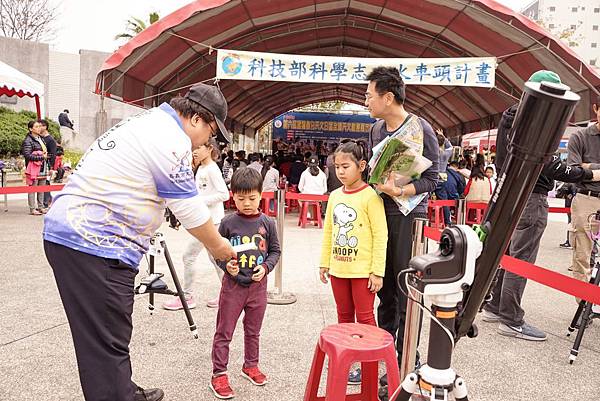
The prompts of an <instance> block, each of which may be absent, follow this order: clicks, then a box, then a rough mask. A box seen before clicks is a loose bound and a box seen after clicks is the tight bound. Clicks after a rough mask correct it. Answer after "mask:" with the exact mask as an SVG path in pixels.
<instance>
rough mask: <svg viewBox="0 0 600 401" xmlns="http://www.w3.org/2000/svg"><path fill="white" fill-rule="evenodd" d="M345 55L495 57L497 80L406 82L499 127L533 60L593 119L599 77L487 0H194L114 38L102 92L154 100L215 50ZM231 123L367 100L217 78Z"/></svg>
mask: <svg viewBox="0 0 600 401" xmlns="http://www.w3.org/2000/svg"><path fill="white" fill-rule="evenodd" d="M207 45H209V46H210V47H211V48H213V49H214V48H223V49H235V50H248V51H266V52H273V53H292V54H314V55H329V56H349V57H411V58H415V57H482V56H496V57H497V58H498V68H497V70H496V86H495V88H493V89H486V88H471V87H452V86H418V85H409V86H407V104H406V106H407V108H408V109H409V110H410V111H412V112H414V113H416V114H418V115H421V116H423V117H425V118H426V119H428V120H429V121H431V122H432V123H433V124H434V125H435V126H437V127H442V128H444V129H446V131H447V132H449V133H451V134H452V133H454V134H458V133H467V132H473V131H480V130H485V129H488V128H490V127H492V128H493V127H494V126H495V125H496V123H497V121H498V120H499V118H500V115H501V113H502V112H503V111H504V110H505V109H506V108H508V107H509V106H511V105H512V104H514V103H516V102H517V101H518V100H519V98H520V96H521V91H522V88H523V84H524V82H525V81H526V80H527V79H528V78H529V76H530V75H531V74H532V73H533V72H534V71H537V70H540V69H548V70H552V71H555V72H557V73H558V74H559V75H560V77H561V78H562V80H563V82H564V83H566V84H567V85H569V86H570V87H571V89H572V90H573V91H574V92H576V93H578V94H579V95H580V96H581V101H580V103H579V105H578V107H577V110H576V111H575V115H574V120H575V121H586V120H589V119H590V118H591V106H590V104H591V101H593V100H595V97H596V95H597V94H598V93H600V92H599V91H600V76H599V75H598V73H597V72H595V71H594V70H593V69H592V68H591V67H590V66H589V65H587V64H586V63H585V62H584V61H582V60H581V59H580V58H579V57H578V56H577V55H576V54H575V53H573V52H572V51H571V50H570V49H569V48H568V47H566V46H565V45H564V44H563V43H561V42H560V41H559V40H557V39H555V38H554V37H552V36H551V35H550V34H549V33H548V32H546V31H544V30H543V29H542V28H541V27H539V26H538V25H537V24H536V23H534V22H533V21H531V20H529V19H528V18H527V17H525V16H523V15H521V14H518V13H515V12H514V11H512V10H511V9H509V8H507V7H504V6H502V5H501V4H499V3H496V2H495V1H492V0H470V1H464V0H423V1H409V0H395V1H386V0H352V1H344V2H341V1H338V0H296V1H283V0H280V1H273V0H253V1H244V0H197V1H195V2H193V3H190V4H189V5H187V6H185V7H183V8H181V9H179V10H177V11H175V12H174V13H172V14H170V15H168V16H166V17H164V18H162V19H161V20H159V21H158V22H157V23H155V24H153V25H151V26H150V27H149V28H148V29H146V30H145V31H143V32H142V33H140V34H139V35H138V36H136V37H135V38H133V39H132V40H131V41H130V42H128V43H127V44H125V45H124V46H122V47H121V48H119V50H117V51H116V52H115V53H114V54H113V55H112V56H110V57H109V58H108V59H107V60H106V61H105V63H104V65H103V67H102V71H100V73H99V74H98V77H97V82H96V93H99V94H102V95H104V96H107V97H110V98H113V99H117V100H122V101H126V102H130V103H133V104H135V105H138V106H143V107H152V106H155V105H157V104H159V103H160V102H162V101H165V100H168V99H169V98H170V97H171V96H173V95H175V94H177V93H178V92H180V93H181V92H185V90H186V89H187V87H188V86H190V85H191V84H193V83H195V82H200V81H204V80H208V79H210V78H212V77H214V75H215V70H216V67H215V61H216V52H214V51H211V48H209V47H208V46H207ZM220 86H221V89H222V90H223V93H224V94H225V96H226V98H227V100H228V102H229V106H230V112H229V119H230V120H232V125H235V126H236V127H239V126H241V127H244V128H246V127H250V128H254V129H256V128H259V127H260V126H262V125H263V124H265V123H266V122H268V121H269V120H270V119H272V118H273V117H275V116H277V115H279V114H281V113H283V112H285V111H287V110H290V109H292V108H295V107H299V106H302V105H305V104H310V103H315V102H322V101H326V100H345V101H348V102H352V103H357V104H362V103H363V101H364V87H362V86H361V85H348V84H335V83H333V84H304V83H302V84H296V83H289V82H265V81H221V82H220Z"/></svg>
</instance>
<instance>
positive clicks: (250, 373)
mask: <svg viewBox="0 0 600 401" xmlns="http://www.w3.org/2000/svg"><path fill="white" fill-rule="evenodd" d="M242 377H245V378H246V379H248V380H250V382H252V384H254V385H255V386H264V385H265V384H267V376H265V375H264V374H263V372H261V371H260V369H259V368H258V366H253V367H251V368H242Z"/></svg>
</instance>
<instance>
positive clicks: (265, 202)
mask: <svg viewBox="0 0 600 401" xmlns="http://www.w3.org/2000/svg"><path fill="white" fill-rule="evenodd" d="M271 199H275V196H274V193H272V192H269V193H266V192H265V193H263V198H262V199H261V200H260V208H261V210H262V211H263V213H264V214H266V215H267V216H269V217H277V203H276V202H273V209H271V208H270V207H269V204H270V203H271Z"/></svg>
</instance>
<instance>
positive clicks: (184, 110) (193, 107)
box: [169, 96, 215, 124]
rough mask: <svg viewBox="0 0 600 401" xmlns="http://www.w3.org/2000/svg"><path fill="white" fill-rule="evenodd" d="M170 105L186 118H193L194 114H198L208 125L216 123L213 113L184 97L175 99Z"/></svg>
mask: <svg viewBox="0 0 600 401" xmlns="http://www.w3.org/2000/svg"><path fill="white" fill-rule="evenodd" d="M169 104H170V105H171V107H172V108H174V109H175V111H177V112H179V114H181V115H182V116H183V117H185V118H192V117H193V115H194V114H197V115H199V116H200V118H201V119H203V120H204V122H205V123H207V124H208V123H211V122H213V121H215V117H214V116H213V115H212V113H211V112H209V111H208V110H206V109H205V108H204V107H202V106H200V104H199V103H196V102H192V101H191V100H189V99H186V98H184V97H182V96H176V97H174V98H173V99H171V101H170V102H169Z"/></svg>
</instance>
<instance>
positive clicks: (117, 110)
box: [75, 50, 141, 150]
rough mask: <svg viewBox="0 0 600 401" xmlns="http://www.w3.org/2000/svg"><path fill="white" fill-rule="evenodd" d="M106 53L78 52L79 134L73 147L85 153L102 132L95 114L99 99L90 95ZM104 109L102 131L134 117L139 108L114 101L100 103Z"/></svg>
mask: <svg viewBox="0 0 600 401" xmlns="http://www.w3.org/2000/svg"><path fill="white" fill-rule="evenodd" d="M109 55H110V54H109V53H103V52H97V51H92V50H80V51H79V57H80V66H79V70H80V80H79V102H80V116H79V119H80V123H79V132H78V134H77V137H76V139H75V147H77V148H79V149H82V150H85V149H87V147H88V146H89V145H90V144H91V143H92V142H93V141H94V139H96V138H98V137H99V136H100V135H102V134H103V132H99V130H98V126H99V125H98V111H99V110H100V96H98V95H96V94H95V93H94V90H95V88H96V75H97V74H98V72H99V71H100V68H101V67H102V64H103V63H104V60H106V59H107V58H108V56H109ZM104 110H106V128H107V129H108V128H110V127H112V126H113V125H115V124H116V123H118V122H119V121H121V120H122V119H124V118H127V117H129V116H131V115H134V114H137V113H139V112H140V111H141V109H140V108H138V107H134V106H130V105H127V104H125V103H121V102H117V101H114V100H110V99H105V100H104Z"/></svg>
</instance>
